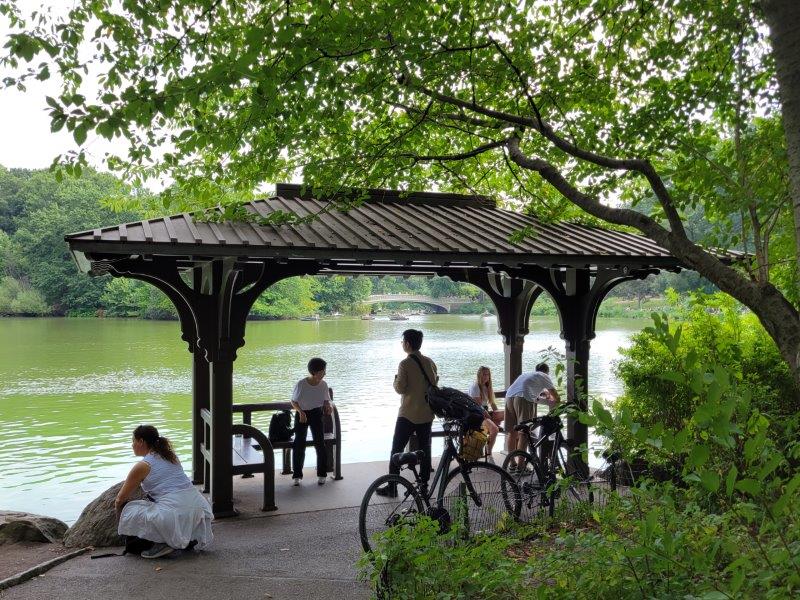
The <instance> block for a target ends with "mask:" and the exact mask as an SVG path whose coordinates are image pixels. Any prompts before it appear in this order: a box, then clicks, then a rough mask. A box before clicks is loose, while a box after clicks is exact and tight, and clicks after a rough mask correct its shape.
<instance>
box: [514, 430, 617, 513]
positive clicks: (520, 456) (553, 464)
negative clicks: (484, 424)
mask: <svg viewBox="0 0 800 600" xmlns="http://www.w3.org/2000/svg"><path fill="white" fill-rule="evenodd" d="M562 428H563V424H562V422H561V418H560V417H558V416H551V415H546V416H542V417H537V418H535V419H530V420H528V421H524V422H523V423H520V424H519V425H517V426H516V427H514V430H515V431H520V432H525V433H527V436H528V450H527V451H525V450H514V451H513V452H510V453H509V454H508V456H506V459H505V461H504V462H503V468H504V469H505V470H506V471H508V472H509V473H511V474H512V475H513V476H514V477H515V479H516V481H517V483H518V484H519V487H520V492H521V493H522V500H523V506H524V508H526V509H527V510H533V509H545V508H546V509H547V511H548V514H549V516H551V517H552V516H553V514H554V513H555V506H556V501H557V499H558V498H559V497H560V496H561V493H562V492H565V493H566V494H567V495H568V496H570V497H571V498H573V499H574V500H575V501H577V502H588V503H589V504H592V503H593V502H594V490H593V487H592V485H593V484H594V483H595V480H594V478H593V477H592V476H591V474H590V473H589V468H588V466H586V464H585V463H584V462H583V461H582V460H580V459H579V458H577V457H575V455H574V450H575V448H574V447H573V445H572V444H570V443H569V442H568V441H567V440H566V439H564V436H563V434H562V433H561V430H562ZM537 429H538V430H540V431H539V432H538V434H537V431H536V430H537ZM551 435H552V436H553V437H554V439H553V441H552V447H551V448H549V453H548V449H547V448H545V443H547V442H548V438H549V437H550V436H551ZM540 448H542V449H543V451H542V457H541V458H540V457H539V452H538V451H539V450H540ZM614 487H615V486H614Z"/></svg>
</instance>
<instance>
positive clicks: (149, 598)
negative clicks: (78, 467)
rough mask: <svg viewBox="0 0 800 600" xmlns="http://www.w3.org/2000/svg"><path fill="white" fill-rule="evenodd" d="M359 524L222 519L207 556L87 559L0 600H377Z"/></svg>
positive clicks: (322, 519) (344, 512) (341, 516)
mask: <svg viewBox="0 0 800 600" xmlns="http://www.w3.org/2000/svg"><path fill="white" fill-rule="evenodd" d="M357 520H358V510H357V509H352V508H351V509H334V510H326V511H320V512H311V513H300V514H291V515H276V516H272V517H262V518H258V517H257V518H237V519H228V520H221V521H218V522H217V523H216V524H215V526H214V535H215V539H214V544H213V545H212V546H211V547H210V548H209V549H208V550H207V551H204V552H196V553H191V554H186V555H183V556H177V555H175V556H173V557H170V558H164V559H157V560H145V559H142V558H138V557H129V556H124V557H123V556H120V557H112V558H103V559H98V560H91V559H90V558H89V556H88V555H87V556H82V557H80V558H76V559H73V560H71V561H69V562H67V563H65V564H63V565H60V566H58V567H56V568H54V569H53V570H51V571H49V572H48V573H47V574H45V575H44V576H42V577H37V578H36V579H34V580H31V581H29V582H27V583H24V584H22V585H19V586H17V587H14V588H11V589H9V590H6V591H4V592H0V598H2V600H17V599H19V600H40V599H41V600H45V599H47V600H50V599H52V598H58V599H59V600H73V599H74V600H78V599H80V600H85V599H87V598H92V599H93V598H98V599H100V598H103V599H105V598H109V599H113V600H128V599H131V600H143V599H146V600H160V599H164V600H167V599H169V600H172V599H176V600H177V599H193V600H203V599H209V600H211V599H213V600H219V599H227V598H248V599H258V600H264V599H270V598H272V599H275V600H283V599H286V600H293V599H307V598H348V599H349V598H356V599H357V598H369V596H370V594H369V589H368V587H367V586H366V585H364V584H361V583H359V582H358V580H357V570H356V567H355V563H356V561H357V560H358V558H359V556H360V545H359V542H358V536H357V527H358V526H357ZM96 553H99V551H97V552H96Z"/></svg>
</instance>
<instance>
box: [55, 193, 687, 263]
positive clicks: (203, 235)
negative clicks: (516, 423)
mask: <svg viewBox="0 0 800 600" xmlns="http://www.w3.org/2000/svg"><path fill="white" fill-rule="evenodd" d="M244 206H245V209H246V210H247V212H248V213H250V214H253V215H255V216H260V217H266V216H268V215H270V214H271V213H273V212H275V211H283V212H286V213H292V214H294V215H298V216H301V217H305V216H308V215H311V214H316V215H317V217H316V218H315V219H313V220H311V221H310V222H308V223H304V224H284V225H277V224H276V225H258V224H255V223H251V222H245V221H238V222H230V221H227V222H213V221H204V220H195V217H194V216H193V215H192V214H188V213H183V214H177V215H171V216H167V217H161V218H156V219H148V220H144V221H138V222H135V223H126V224H121V225H114V226H111V227H103V228H98V229H94V230H90V231H84V232H80V233H73V234H70V235H67V236H66V237H65V239H66V241H67V242H68V243H69V245H70V248H71V249H72V250H73V251H77V252H82V253H84V254H91V255H144V256H149V255H152V256H156V255H159V256H161V255H166V256H176V257H181V258H187V259H189V260H196V259H198V258H200V257H220V256H232V257H239V258H242V259H255V260H258V259H266V258H276V259H281V260H285V259H288V260H295V259H313V260H316V261H320V262H322V263H324V264H325V265H326V266H328V267H331V266H333V267H337V266H338V267H342V266H347V265H348V264H356V263H358V264H361V265H363V264H368V265H373V266H375V267H381V266H382V267H385V268H386V269H390V268H392V267H396V268H401V267H405V268H409V267H416V268H424V267H425V266H431V267H435V266H443V265H444V266H451V265H452V266H461V265H463V266H487V265H497V264H499V265H507V266H511V267H514V266H518V265H524V264H537V265H541V266H544V267H548V268H552V267H558V266H565V267H570V266H572V267H592V266H600V265H608V266H624V265H630V266H632V267H636V268H647V267H656V268H676V267H680V266H681V265H680V263H679V262H678V261H677V259H675V258H674V257H672V256H671V255H670V253H669V252H668V251H667V250H665V249H663V248H661V247H660V246H658V245H657V244H656V243H655V242H653V241H652V240H650V239H648V238H646V237H644V236H642V235H637V234H632V233H625V232H620V231H611V230H607V229H602V228H599V227H590V226H587V225H580V224H575V223H568V222H555V223H548V222H543V221H540V220H538V219H536V218H535V217H533V216H530V215H526V214H521V213H517V212H513V211H510V210H505V209H501V208H497V207H496V206H495V205H494V204H493V203H492V202H490V201H487V200H486V199H485V198H480V197H474V196H460V195H455V194H438V193H419V194H415V193H412V194H410V195H408V196H403V195H400V194H399V193H398V192H393V191H389V190H373V191H371V192H370V194H369V198H368V199H367V200H366V201H365V202H363V203H362V204H360V205H358V206H356V207H354V208H351V209H350V210H348V211H347V212H341V211H339V210H337V209H335V208H332V207H331V206H330V205H329V203H327V202H325V201H320V200H317V199H313V198H309V197H303V196H302V195H301V188H300V186H296V185H286V184H284V185H280V186H278V190H277V195H276V196H274V197H271V198H267V199H263V200H256V201H253V202H249V203H247V204H245V205H244ZM520 230H524V231H526V232H528V233H529V234H530V235H526V236H525V238H524V239H521V240H518V241H513V242H512V241H510V240H511V238H512V234H513V233H514V232H518V231H520ZM377 270H379V269H377V268H376V271H377Z"/></svg>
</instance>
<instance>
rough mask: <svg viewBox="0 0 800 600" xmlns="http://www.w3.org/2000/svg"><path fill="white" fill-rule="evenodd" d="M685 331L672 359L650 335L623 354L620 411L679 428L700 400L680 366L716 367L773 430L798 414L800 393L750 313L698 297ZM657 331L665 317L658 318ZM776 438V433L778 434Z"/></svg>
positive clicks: (716, 297) (722, 298)
mask: <svg viewBox="0 0 800 600" xmlns="http://www.w3.org/2000/svg"><path fill="white" fill-rule="evenodd" d="M680 317H681V321H682V322H681V323H680V324H679V325H676V326H672V328H671V329H672V331H673V332H678V331H679V332H680V333H678V337H677V339H676V342H675V343H676V347H675V349H674V351H673V350H672V349H670V348H668V347H667V346H666V345H665V343H664V340H665V338H664V337H663V336H659V335H658V334H657V332H656V330H655V329H653V328H646V329H645V330H643V331H642V332H641V333H639V334H637V335H635V336H634V337H633V343H632V344H631V346H630V347H629V348H627V349H623V350H622V351H621V354H622V356H623V358H622V359H621V360H620V361H619V363H618V364H617V366H616V371H617V375H618V376H619V377H620V379H621V380H622V383H623V386H624V394H623V396H622V397H620V398H619V399H618V400H617V402H616V404H615V409H616V410H618V411H619V410H622V409H625V410H627V411H628V413H629V414H630V416H631V418H632V419H633V420H634V421H637V422H639V423H642V424H644V425H654V424H656V423H661V424H662V425H663V426H664V427H666V428H668V429H679V428H682V427H683V426H684V425H685V424H686V422H687V420H688V419H689V417H691V415H692V413H693V412H694V410H695V409H696V408H697V394H696V393H695V392H694V391H693V390H692V386H691V381H690V380H688V379H686V377H685V376H683V375H680V374H679V375H678V376H676V377H668V376H667V377H665V376H664V373H675V372H678V371H680V365H681V363H682V362H687V363H691V362H695V363H702V364H707V365H717V366H719V367H720V368H722V369H724V370H725V371H726V372H728V373H730V374H731V376H732V377H733V378H735V379H736V381H737V382H738V383H739V384H741V385H742V386H744V387H746V388H747V389H748V390H749V393H750V396H751V399H752V400H751V401H752V403H753V405H754V406H755V407H757V408H758V409H759V410H760V411H761V412H763V413H764V414H766V415H769V416H770V417H771V420H772V421H773V422H775V423H778V422H781V421H783V420H785V419H786V418H787V417H789V416H790V415H794V414H796V413H797V412H798V411H800V392H798V390H797V389H795V386H794V382H793V380H792V377H791V373H790V371H789V368H788V366H787V365H786V363H785V362H784V361H783V359H782V358H781V356H780V353H779V352H778V349H777V347H776V346H775V343H774V342H773V341H772V339H771V338H770V337H769V335H768V334H767V332H766V331H765V330H764V328H763V327H762V326H761V324H760V323H759V322H758V320H757V319H756V317H755V316H754V315H753V314H751V313H742V312H741V311H740V309H739V306H738V305H737V304H736V303H735V301H734V300H733V299H731V298H730V297H729V296H726V295H724V294H712V295H702V294H698V295H695V296H694V297H693V300H692V302H691V303H690V306H689V308H688V309H687V310H686V312H685V313H684V314H682V315H680ZM655 318H656V319H657V321H656V323H657V325H658V324H660V322H661V317H659V316H655ZM776 433H777V432H776Z"/></svg>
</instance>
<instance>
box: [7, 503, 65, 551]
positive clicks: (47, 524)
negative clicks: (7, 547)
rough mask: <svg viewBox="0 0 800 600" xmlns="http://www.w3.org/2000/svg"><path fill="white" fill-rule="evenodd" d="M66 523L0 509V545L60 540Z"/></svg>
mask: <svg viewBox="0 0 800 600" xmlns="http://www.w3.org/2000/svg"><path fill="white" fill-rule="evenodd" d="M65 531H67V524H66V523H64V522H63V521H59V520H58V519H54V518H52V517H44V516H42V515H34V514H31V513H25V512H15V511H10V510H0V546H1V545H3V544H13V543H15V542H60V541H61V538H63V537H64V532H65Z"/></svg>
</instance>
